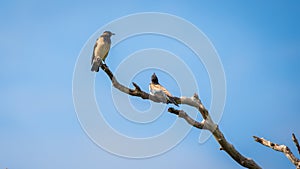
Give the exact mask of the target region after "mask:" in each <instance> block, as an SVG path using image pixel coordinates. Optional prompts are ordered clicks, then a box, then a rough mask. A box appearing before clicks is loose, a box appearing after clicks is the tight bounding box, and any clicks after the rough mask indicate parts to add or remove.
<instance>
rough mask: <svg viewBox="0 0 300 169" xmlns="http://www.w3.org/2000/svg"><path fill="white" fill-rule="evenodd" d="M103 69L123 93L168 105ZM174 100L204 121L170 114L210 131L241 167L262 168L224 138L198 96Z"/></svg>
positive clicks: (185, 114) (180, 112)
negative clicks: (197, 114) (198, 113)
mask: <svg viewBox="0 0 300 169" xmlns="http://www.w3.org/2000/svg"><path fill="white" fill-rule="evenodd" d="M100 66H101V69H102V70H103V71H104V72H105V73H106V74H107V75H108V77H109V78H110V80H111V82H112V85H113V86H114V87H115V88H117V89H119V90H120V91H121V92H123V93H126V94H129V95H131V96H136V97H140V98H142V99H149V100H151V101H153V102H162V103H165V104H168V103H169V102H167V101H165V100H164V99H161V98H159V97H157V96H153V95H150V94H148V93H146V92H144V91H142V90H141V88H140V87H139V86H138V85H137V84H136V83H133V85H134V87H135V88H134V89H130V88H127V87H125V86H123V85H122V84H120V83H119V82H118V81H117V79H116V78H115V77H114V75H113V73H112V72H111V71H110V70H109V68H108V67H107V65H105V64H101V65H100ZM174 100H175V102H176V103H178V104H186V105H189V106H192V107H195V108H196V109H197V110H198V111H199V112H200V113H201V115H202V117H203V120H202V121H201V122H197V121H196V120H194V119H192V118H191V117H190V116H189V115H188V114H187V113H186V112H184V111H183V110H176V109H174V108H169V109H168V111H169V112H170V113H173V114H176V115H177V116H178V117H180V118H183V119H185V120H186V121H187V122H188V123H189V124H190V125H192V126H193V127H196V128H198V129H204V130H208V131H210V132H211V133H212V134H213V136H214V138H215V139H216V141H217V142H218V143H219V144H220V146H221V148H220V149H221V150H224V151H225V152H226V153H227V154H229V155H230V156H231V157H232V158H233V159H234V160H235V161H236V162H237V163H239V164H240V165H241V166H244V167H246V168H251V169H261V167H260V166H259V165H258V164H256V163H255V162H254V161H253V160H252V159H250V158H247V157H244V156H243V155H242V154H240V153H239V152H238V151H237V150H236V149H235V148H234V146H233V145H232V144H230V143H229V142H228V141H227V140H226V139H225V137H224V135H223V133H222V132H221V131H220V130H219V127H218V125H217V124H215V123H214V122H213V120H212V119H211V117H210V115H209V112H208V110H207V109H206V108H205V107H204V105H203V104H202V103H201V101H200V99H199V97H198V95H197V94H194V96H192V97H180V98H179V97H174Z"/></svg>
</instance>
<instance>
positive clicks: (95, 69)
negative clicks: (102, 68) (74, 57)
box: [91, 63, 99, 72]
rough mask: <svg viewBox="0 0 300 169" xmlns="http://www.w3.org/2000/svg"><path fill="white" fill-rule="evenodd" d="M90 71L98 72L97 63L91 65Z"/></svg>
mask: <svg viewBox="0 0 300 169" xmlns="http://www.w3.org/2000/svg"><path fill="white" fill-rule="evenodd" d="M91 71H92V72H99V65H98V64H97V63H93V65H92V68H91Z"/></svg>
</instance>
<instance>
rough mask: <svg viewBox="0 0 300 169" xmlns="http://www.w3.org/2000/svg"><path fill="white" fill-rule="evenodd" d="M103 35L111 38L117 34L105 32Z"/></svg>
mask: <svg viewBox="0 0 300 169" xmlns="http://www.w3.org/2000/svg"><path fill="white" fill-rule="evenodd" d="M102 35H105V36H109V37H111V36H112V35H115V34H114V33H112V32H111V31H104V32H103V34H102Z"/></svg>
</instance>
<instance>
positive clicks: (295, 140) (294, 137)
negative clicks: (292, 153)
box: [292, 133, 300, 154]
mask: <svg viewBox="0 0 300 169" xmlns="http://www.w3.org/2000/svg"><path fill="white" fill-rule="evenodd" d="M292 140H293V142H294V143H295V146H296V147H297V150H298V153H299V154H300V146H299V142H298V140H297V138H296V136H295V134H294V133H292Z"/></svg>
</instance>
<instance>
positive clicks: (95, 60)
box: [91, 31, 114, 72]
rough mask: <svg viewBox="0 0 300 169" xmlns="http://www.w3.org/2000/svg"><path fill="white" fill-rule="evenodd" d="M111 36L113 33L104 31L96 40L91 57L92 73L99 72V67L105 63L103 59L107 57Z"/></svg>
mask: <svg viewBox="0 0 300 169" xmlns="http://www.w3.org/2000/svg"><path fill="white" fill-rule="evenodd" d="M112 35H114V33H111V32H110V31H105V32H103V34H102V35H101V36H100V37H99V38H98V39H97V41H96V44H95V46H94V51H93V56H92V63H91V64H92V68H91V71H92V72H99V66H100V64H101V62H102V61H103V62H104V63H105V59H106V57H107V55H108V52H109V49H110V44H111V40H110V37H111V36H112Z"/></svg>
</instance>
